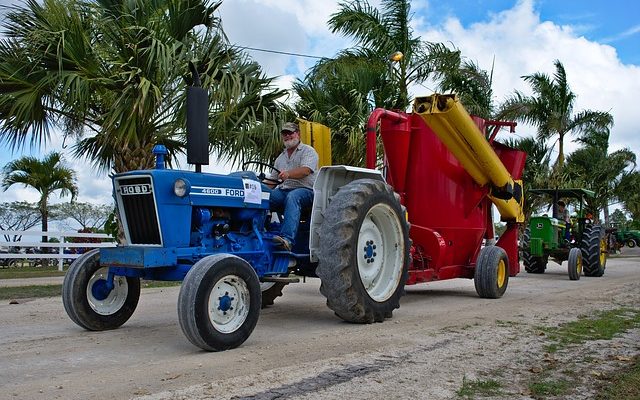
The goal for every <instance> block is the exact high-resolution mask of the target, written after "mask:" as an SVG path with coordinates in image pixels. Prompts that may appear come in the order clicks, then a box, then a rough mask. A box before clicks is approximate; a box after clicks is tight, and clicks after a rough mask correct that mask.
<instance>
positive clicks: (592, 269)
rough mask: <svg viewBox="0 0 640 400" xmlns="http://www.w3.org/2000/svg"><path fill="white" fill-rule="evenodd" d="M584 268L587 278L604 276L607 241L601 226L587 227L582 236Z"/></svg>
mask: <svg viewBox="0 0 640 400" xmlns="http://www.w3.org/2000/svg"><path fill="white" fill-rule="evenodd" d="M581 249H582V267H583V270H584V275H585V276H595V277H599V276H602V275H604V269H605V267H606V265H607V239H606V237H605V234H604V228H602V227H601V226H600V225H592V226H588V227H585V229H584V233H583V235H582V248H581Z"/></svg>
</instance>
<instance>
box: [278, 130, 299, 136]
mask: <svg viewBox="0 0 640 400" xmlns="http://www.w3.org/2000/svg"><path fill="white" fill-rule="evenodd" d="M296 132H297V131H295V132H291V131H282V132H280V134H281V135H282V136H291V135H293V134H295V133H296Z"/></svg>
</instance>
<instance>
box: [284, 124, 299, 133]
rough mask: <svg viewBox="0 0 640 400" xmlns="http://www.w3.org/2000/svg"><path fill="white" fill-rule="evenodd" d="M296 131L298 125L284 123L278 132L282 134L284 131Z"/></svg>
mask: <svg viewBox="0 0 640 400" xmlns="http://www.w3.org/2000/svg"><path fill="white" fill-rule="evenodd" d="M297 130H298V124H296V123H293V122H285V124H284V125H282V129H281V130H280V132H284V131H288V132H295V131H297Z"/></svg>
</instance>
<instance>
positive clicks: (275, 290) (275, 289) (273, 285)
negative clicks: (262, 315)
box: [260, 282, 288, 308]
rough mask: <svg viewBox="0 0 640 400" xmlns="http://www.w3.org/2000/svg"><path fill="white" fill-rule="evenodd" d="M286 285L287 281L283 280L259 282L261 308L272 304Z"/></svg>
mask: <svg viewBox="0 0 640 400" xmlns="http://www.w3.org/2000/svg"><path fill="white" fill-rule="evenodd" d="M287 285H288V283H284V282H261V283H260V290H261V291H262V308H267V307H268V306H272V305H273V302H274V301H275V299H277V298H278V297H280V296H282V289H284V287H285V286H287Z"/></svg>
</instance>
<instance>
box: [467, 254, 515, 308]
mask: <svg viewBox="0 0 640 400" xmlns="http://www.w3.org/2000/svg"><path fill="white" fill-rule="evenodd" d="M473 282H474V284H475V287H476V292H477V293H478V296H480V297H483V298H486V299H498V298H500V297H502V295H503V294H504V292H505V291H506V290H507V285H508V284H509V259H508V258H507V253H505V251H504V250H503V249H502V248H501V247H498V246H486V247H484V248H482V249H481V250H480V254H479V255H478V260H477V262H476V270H475V274H474V278H473Z"/></svg>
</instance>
